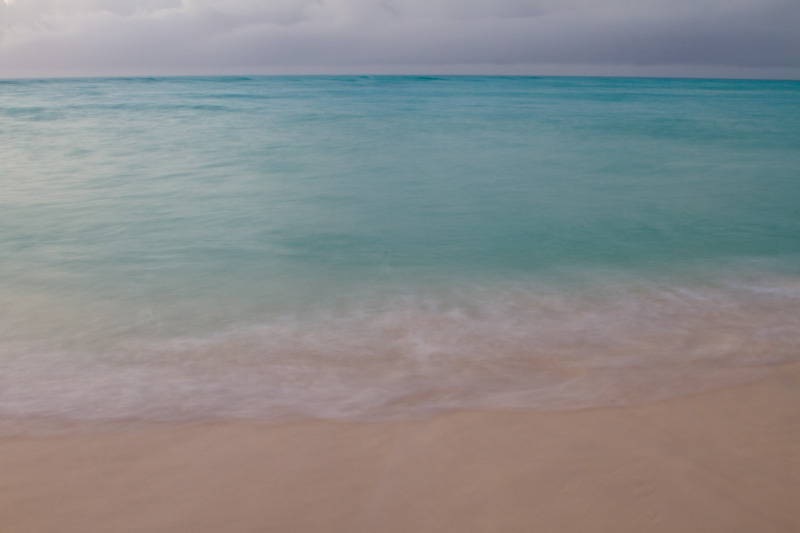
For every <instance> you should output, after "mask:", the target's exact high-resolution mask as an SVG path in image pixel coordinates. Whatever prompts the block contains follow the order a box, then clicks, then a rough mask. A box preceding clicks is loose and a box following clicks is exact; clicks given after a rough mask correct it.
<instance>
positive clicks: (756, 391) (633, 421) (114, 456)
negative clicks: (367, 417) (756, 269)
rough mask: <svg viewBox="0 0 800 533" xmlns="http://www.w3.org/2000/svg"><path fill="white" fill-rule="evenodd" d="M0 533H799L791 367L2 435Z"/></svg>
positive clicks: (796, 370)
mask: <svg viewBox="0 0 800 533" xmlns="http://www.w3.org/2000/svg"><path fill="white" fill-rule="evenodd" d="M0 531H2V532H4V533H17V532H24V533H31V532H59V533H69V532H76V533H77V532H80V533H94V532H98V533H99V532H103V533H105V532H110V531H113V532H117V533H121V532H137V533H140V532H144V531H146V532H175V531H192V532H221V531H225V532H266V531H281V532H284V531H285V532H290V531H291V532H298V531H299V532H305V531H314V532H317V531H320V532H323V531H324V532H339V531H341V532H370V533H371V532H378V531H379V532H393V531H396V532H408V531H414V532H428V531H430V532H432V531H437V532H438V531H443V532H444V531H458V532H479V531H480V532H484V531H503V532H513V531H519V532H531V531H540V532H550V531H555V532H560V531H565V532H566V531H593V532H594V531H613V532H621V531H631V532H642V531H648V532H658V531H670V532H672V531H681V532H683V531H702V532H715V531H719V532H726V533H728V532H736V531H742V532H753V531H759V532H771V531H785V532H794V531H800V365H790V366H785V367H780V368H775V369H774V371H773V372H772V373H771V374H770V375H769V376H768V377H766V378H765V379H762V380H760V381H758V382H755V383H750V384H746V385H741V386H737V387H733V388H729V389H725V390H720V391H714V392H709V393H705V394H701V395H695V396H691V397H683V398H678V399H673V400H669V401H665V402H661V403H657V404H651V405H645V406H636V407H625V408H615V409H595V410H584V411H576V412H550V413H542V412H482V411H481V412H458V413H451V414H446V415H441V416H437V417H432V418H429V419H425V420H416V421H409V422H401V423H341V422H324V421H308V422H296V423H283V424H273V425H259V424H250V423H209V424H202V425H188V426H177V427H176V426H170V427H163V426H162V427H151V428H147V429H141V428H139V429H126V430H118V431H113V432H112V431H104V432H88V433H87V432H84V433H81V434H71V435H61V436H49V437H42V436H40V437H5V438H2V439H0Z"/></svg>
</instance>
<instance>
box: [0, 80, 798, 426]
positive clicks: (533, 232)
mask: <svg viewBox="0 0 800 533" xmlns="http://www.w3.org/2000/svg"><path fill="white" fill-rule="evenodd" d="M798 360H800V82H794V81H746V80H688V79H622V78H556V77H544V78H535V77H469V76H453V77H413V76H378V77H371V76H334V77H317V76H298V77H175V78H124V79H123V78H114V79H102V78H92V79H41V80H33V79H32V80H5V81H0V420H2V423H0V428H4V429H3V430H4V431H6V432H11V433H13V432H17V431H22V430H24V429H25V428H30V427H33V426H34V425H37V427H38V426H41V427H56V426H59V427H60V426H63V425H64V424H67V425H69V424H84V423H91V424H120V423H122V424H125V423H142V422H144V423H148V422H155V423H158V422H186V421H202V420H215V419H248V420H265V421H269V420H279V419H292V418H309V417H313V418H328V419H344V420H388V419H406V418H412V417H419V416H427V415H429V414H432V413H437V412H441V411H444V410H453V409H538V410H564V409H582V408H589V407H597V406H612V405H630V404H636V403H644V402H653V401H658V400H662V399H665V398H670V397H674V396H680V395H685V394H691V393H697V392H702V391H705V390H711V389H714V388H719V387H724V386H728V385H731V384H734V383H741V382H744V381H748V380H752V379H756V378H758V377H760V376H762V375H764V373H765V372H767V371H769V369H770V367H773V366H774V365H779V364H784V363H791V362H796V361H798Z"/></svg>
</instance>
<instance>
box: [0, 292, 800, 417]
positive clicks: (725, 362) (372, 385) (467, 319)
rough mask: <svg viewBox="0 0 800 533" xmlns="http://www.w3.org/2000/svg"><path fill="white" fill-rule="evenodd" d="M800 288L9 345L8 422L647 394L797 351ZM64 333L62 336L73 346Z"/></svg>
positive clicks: (722, 378)
mask: <svg viewBox="0 0 800 533" xmlns="http://www.w3.org/2000/svg"><path fill="white" fill-rule="evenodd" d="M798 309H800V288H798V287H797V286H796V284H792V283H791V282H787V283H783V282H781V283H771V284H769V285H766V284H763V283H762V284H751V285H744V284H739V285H737V286H724V285H722V284H718V285H715V286H695V287H692V286H686V285H684V286H658V285H655V284H651V285H649V286H645V285H642V284H639V285H631V286H628V287H625V288H622V287H619V286H617V287H614V288H613V289H608V290H600V291H597V290H595V291H580V292H577V291H571V292H570V291H561V292H555V291H544V290H541V289H531V288H522V287H504V288H498V287H493V288H488V287H487V288H483V289H471V290H462V291H458V292H452V293H449V294H447V295H441V294H440V295H437V296H433V295H431V294H428V295H420V294H417V295H413V296H411V295H406V296H402V297H401V296H393V297H386V296H383V297H381V298H377V297H375V298H371V299H366V298H365V299H362V300H360V301H359V302H354V301H351V302H350V303H348V304H341V305H339V306H337V307H335V308H329V309H325V310H317V311H316V312H310V313H306V314H304V315H295V316H282V317H275V318H272V319H270V320H267V321H264V322H262V323H259V324H250V325H241V326H236V327H231V328H227V329H224V330H221V331H216V332H208V333H205V334H196V335H193V336H177V337H166V338H164V337H162V338H146V337H141V338H140V337H132V336H129V337H125V338H121V339H117V340H115V341H113V342H106V343H103V345H102V346H103V347H102V349H99V348H97V346H94V347H92V346H91V345H87V346H84V347H83V349H82V351H81V348H80V347H79V344H75V343H73V344H72V345H71V347H70V348H69V349H67V350H65V349H54V348H53V347H54V346H58V343H54V342H51V343H50V344H47V343H42V342H38V343H26V342H17V343H6V344H4V345H3V346H2V354H3V357H2V359H0V367H2V368H1V370H2V372H1V373H0V417H3V418H5V419H19V418H28V419H42V418H56V419H62V420H64V419H66V420H85V421H107V422H110V421H120V420H151V421H171V420H192V419H207V418H217V417H234V418H257V419H272V418H276V417H286V416H315V417H330V418H347V419H386V418H396V417H408V416H417V415H420V414H424V413H429V412H435V411H437V410H442V409H455V408H469V407H496V408H536V409H574V408H583V407H591V406H600V405H618V404H626V403H636V402H647V401H653V400H657V399H661V398H665V397H669V396H674V395H680V394H686V393H690V392H696V391H700V390H705V389H709V388H713V387H719V386H723V385H726V384H730V383H735V382H739V381H742V380H747V379H752V378H754V377H757V376H759V375H761V374H762V373H763V372H764V371H765V370H766V369H768V368H769V367H770V366H771V365H775V364H780V363H785V362H790V361H794V360H797V359H798V357H800V313H798V312H797V311H798ZM62 346H64V344H62Z"/></svg>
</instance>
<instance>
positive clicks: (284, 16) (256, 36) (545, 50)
mask: <svg viewBox="0 0 800 533" xmlns="http://www.w3.org/2000/svg"><path fill="white" fill-rule="evenodd" d="M280 73H444V74H447V73H486V74H543V75H544V74H567V75H655V76H708V77H762V78H792V79H800V0H0V77H3V78H6V77H27V76H84V75H92V76H95V75H100V76H103V75H108V76H116V75H167V74H280Z"/></svg>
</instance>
